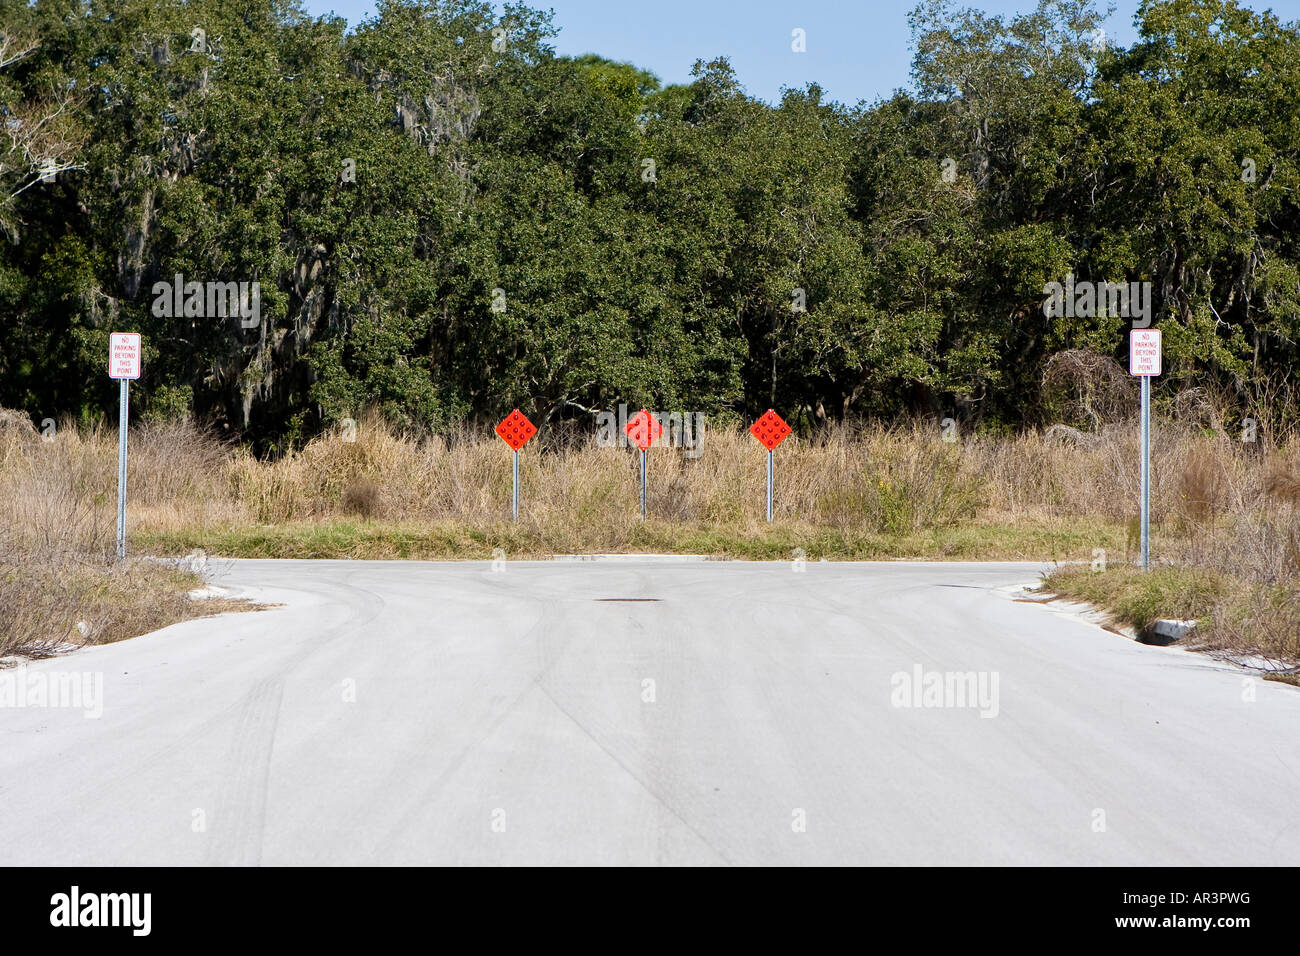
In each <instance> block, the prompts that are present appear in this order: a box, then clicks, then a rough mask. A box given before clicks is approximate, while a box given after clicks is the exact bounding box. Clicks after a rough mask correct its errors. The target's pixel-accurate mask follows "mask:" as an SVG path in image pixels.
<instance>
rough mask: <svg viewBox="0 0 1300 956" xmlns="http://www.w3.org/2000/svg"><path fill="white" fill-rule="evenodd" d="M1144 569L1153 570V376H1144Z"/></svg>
mask: <svg viewBox="0 0 1300 956" xmlns="http://www.w3.org/2000/svg"><path fill="white" fill-rule="evenodd" d="M1142 570H1143V571H1150V570H1151V376H1150V375H1143V376H1142Z"/></svg>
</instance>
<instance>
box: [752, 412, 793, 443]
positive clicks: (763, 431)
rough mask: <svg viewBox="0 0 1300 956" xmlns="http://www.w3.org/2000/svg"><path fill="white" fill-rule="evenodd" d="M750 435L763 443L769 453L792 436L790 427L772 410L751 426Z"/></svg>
mask: <svg viewBox="0 0 1300 956" xmlns="http://www.w3.org/2000/svg"><path fill="white" fill-rule="evenodd" d="M749 433H750V434H751V435H753V436H754V437H755V438H757V439H758V440H759V441H760V442H762V443H763V447H764V448H766V449H767V450H768V451H771V450H772V449H774V448H775V447H776V446H777V445H779V444H781V442H783V441H785V440H786V438H787V437H788V436H789V434H790V426H789V425H787V424H786V423H785V419H783V418H782V417H781V416H780V415H778V414H777V413H776V412H774V411H772V409H770V408H769V409H768V410H767V411H766V412H764V413H763V417H762V418H760V419H759V420H758V421H756V422H754V424H752V425H750V426H749Z"/></svg>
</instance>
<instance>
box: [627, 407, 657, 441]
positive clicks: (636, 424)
mask: <svg viewBox="0 0 1300 956" xmlns="http://www.w3.org/2000/svg"><path fill="white" fill-rule="evenodd" d="M624 430H625V431H626V432H627V437H628V438H630V439H632V444H634V445H636V447H637V448H640V449H641V450H642V451H645V450H646V449H647V448H649V447H650V446H651V445H653V444H654V443H655V439H657V438H658V437H659V436H660V435H662V434H663V433H664V426H662V425H660V424H659V419H657V418H655V417H654V416H653V415H651V414H650V413H649V412H647V411H646V410H645V409H644V408H643V409H641V411H639V412H637V413H636V414H635V415H633V416H632V417H631V418H630V419H628V423H627V428H625V429H624Z"/></svg>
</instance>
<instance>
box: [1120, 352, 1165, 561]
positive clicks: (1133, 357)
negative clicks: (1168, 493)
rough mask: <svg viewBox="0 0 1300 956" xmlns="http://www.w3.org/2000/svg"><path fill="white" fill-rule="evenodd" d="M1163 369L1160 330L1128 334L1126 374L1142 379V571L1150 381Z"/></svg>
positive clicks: (1147, 533)
mask: <svg viewBox="0 0 1300 956" xmlns="http://www.w3.org/2000/svg"><path fill="white" fill-rule="evenodd" d="M1161 370H1162V349H1161V341H1160V330H1159V329H1133V330H1132V331H1130V332H1129V334H1128V373H1129V374H1130V375H1137V376H1139V377H1140V378H1141V379H1142V411H1141V415H1140V420H1141V446H1142V447H1141V456H1142V463H1141V467H1140V475H1141V484H1142V487H1141V491H1140V498H1141V517H1140V519H1139V520H1140V525H1141V529H1142V532H1141V543H1142V544H1141V546H1142V570H1143V571H1149V570H1151V378H1152V376H1155V375H1159V374H1160V372H1161Z"/></svg>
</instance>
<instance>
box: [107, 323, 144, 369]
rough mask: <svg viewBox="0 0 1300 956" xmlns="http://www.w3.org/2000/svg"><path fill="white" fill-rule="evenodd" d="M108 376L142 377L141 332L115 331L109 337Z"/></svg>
mask: <svg viewBox="0 0 1300 956" xmlns="http://www.w3.org/2000/svg"><path fill="white" fill-rule="evenodd" d="M108 377H109V378H139V377H140V333H139V332H114V333H112V334H111V335H110V336H109V337H108Z"/></svg>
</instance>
